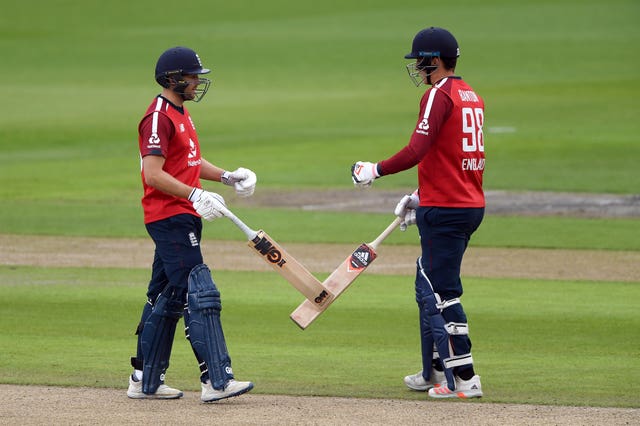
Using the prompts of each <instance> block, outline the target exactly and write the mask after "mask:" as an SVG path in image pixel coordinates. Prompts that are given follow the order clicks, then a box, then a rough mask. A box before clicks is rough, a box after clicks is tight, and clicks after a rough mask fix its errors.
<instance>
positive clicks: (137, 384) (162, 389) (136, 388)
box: [127, 375, 182, 399]
mask: <svg viewBox="0 0 640 426" xmlns="http://www.w3.org/2000/svg"><path fill="white" fill-rule="evenodd" d="M127 396H128V397H129V398H132V399H176V398H181V397H182V391H180V390H178V389H174V388H170V387H169V386H167V385H165V384H164V383H162V384H160V386H158V389H157V390H156V392H155V393H152V394H149V395H147V394H146V393H144V392H142V380H136V379H135V378H134V377H133V375H131V376H129V389H127Z"/></svg>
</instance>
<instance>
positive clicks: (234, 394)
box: [201, 384, 253, 403]
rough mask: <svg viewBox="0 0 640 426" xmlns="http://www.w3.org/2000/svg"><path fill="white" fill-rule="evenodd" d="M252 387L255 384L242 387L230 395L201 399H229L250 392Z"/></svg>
mask: <svg viewBox="0 0 640 426" xmlns="http://www.w3.org/2000/svg"><path fill="white" fill-rule="evenodd" d="M251 389H253V384H251V386H247V387H246V388H244V389H240V390H239V391H238V392H235V393H231V394H229V395H225V396H223V397H220V398H213V399H207V400H204V399H201V401H202V402H205V403H206V402H216V401H220V400H223V399H227V398H233V397H234V396H240V395H242V394H245V393H247V392H249V391H250V390H251Z"/></svg>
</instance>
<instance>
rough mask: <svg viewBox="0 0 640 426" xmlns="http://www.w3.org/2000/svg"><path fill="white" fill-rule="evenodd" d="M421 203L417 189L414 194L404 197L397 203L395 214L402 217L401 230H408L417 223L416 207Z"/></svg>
mask: <svg viewBox="0 0 640 426" xmlns="http://www.w3.org/2000/svg"><path fill="white" fill-rule="evenodd" d="M419 205H420V197H419V196H418V190H417V189H416V190H415V191H414V192H413V194H411V195H405V196H404V197H402V198H401V199H400V201H399V202H398V204H396V208H395V209H394V210H393V214H395V215H396V216H398V217H399V218H400V219H402V223H401V224H400V230H401V231H406V230H407V227H408V226H411V225H415V223H416V209H417V208H418V206H419Z"/></svg>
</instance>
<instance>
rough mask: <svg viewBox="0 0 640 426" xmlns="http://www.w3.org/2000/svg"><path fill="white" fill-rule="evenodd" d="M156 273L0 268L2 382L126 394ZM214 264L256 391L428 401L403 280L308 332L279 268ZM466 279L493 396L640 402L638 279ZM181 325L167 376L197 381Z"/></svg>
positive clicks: (233, 349)
mask: <svg viewBox="0 0 640 426" xmlns="http://www.w3.org/2000/svg"><path fill="white" fill-rule="evenodd" d="M147 275H148V272H147V271H143V270H125V269H88V270H87V269H67V268H60V269H53V270H51V269H49V270H47V269H40V268H26V267H17V268H9V267H4V266H3V267H0V344H1V345H2V347H3V356H2V358H0V373H1V376H0V378H1V379H2V382H3V383H15V384H46V385H64V386H95V387H114V388H122V389H123V392H124V386H125V383H126V378H127V374H129V373H130V368H129V366H128V365H127V364H128V362H127V361H128V358H129V356H131V355H134V353H133V352H132V351H134V349H135V336H134V335H133V332H134V331H135V330H134V329H135V325H136V324H137V321H138V319H139V310H140V309H141V306H142V304H143V303H144V295H143V294H142V289H143V285H142V284H141V283H142V282H143V281H144V280H145V279H146V277H147ZM214 275H215V277H216V281H217V282H218V285H219V288H220V290H221V292H222V295H223V300H224V308H223V317H222V318H223V323H224V327H225V334H226V335H227V343H228V346H229V350H230V353H231V356H232V360H233V366H234V371H235V373H236V375H237V377H238V378H239V379H241V380H246V379H251V380H253V381H255V383H256V392H257V393H265V394H279V393H282V394H293V395H334V396H358V397H374V398H402V399H424V398H425V396H424V393H418V392H411V391H409V390H408V389H406V388H405V387H404V385H403V383H402V377H403V376H404V375H406V374H409V373H413V372H415V371H416V370H417V369H419V368H420V367H419V353H418V347H419V341H418V334H417V326H416V316H417V310H416V307H415V304H414V302H413V284H412V282H411V280H408V279H407V278H406V277H398V276H380V275H375V276H373V275H372V276H368V277H366V278H363V277H361V278H360V280H359V282H358V283H357V285H354V286H352V287H351V288H350V289H349V291H348V293H346V294H345V295H344V296H343V297H342V298H340V299H339V300H338V301H336V303H335V304H334V305H332V306H331V308H330V309H329V311H327V312H326V313H325V314H324V315H323V316H322V317H320V318H319V319H318V320H317V321H316V322H314V324H312V325H311V326H310V327H309V328H308V329H307V330H305V331H301V330H300V329H299V328H298V327H297V326H296V325H295V324H294V323H293V322H292V321H290V320H289V319H288V315H289V313H290V312H291V311H292V310H293V309H294V308H295V307H296V306H297V305H298V304H299V303H300V299H301V297H300V295H299V294H296V293H295V292H294V291H292V290H291V288H290V287H289V286H288V285H286V283H283V282H282V279H281V278H280V277H279V276H278V275H275V274H268V275H265V274H259V273H247V272H226V271H218V272H216V273H215V274H214ZM25 280H26V281H27V282H28V284H25V283H24V282H22V281H25ZM465 285H466V291H465V309H466V311H467V314H468V316H469V318H470V321H471V330H472V332H473V337H474V360H475V363H476V367H477V369H478V371H479V373H480V374H481V375H482V383H483V386H484V387H485V388H486V395H485V397H484V398H483V401H487V402H508V403H536V404H566V405H585V406H615V407H637V406H638V400H637V395H636V393H635V392H631V391H630V390H632V389H634V388H635V387H637V383H638V381H639V380H640V375H639V374H638V372H639V371H640V358H639V357H638V355H639V349H640V347H639V346H638V340H637V330H638V329H639V327H640V317H638V314H637V300H638V299H639V298H640V286H638V285H637V284H630V283H615V282H598V283H595V282H574V281H540V280H537V281H534V280H499V279H492V280H489V279H473V278H469V279H467V280H466V283H465ZM611 295H615V297H611ZM605 301H606V302H605ZM176 336H177V337H176V342H175V345H174V351H173V354H172V361H171V368H170V369H169V373H168V380H169V382H170V383H171V384H172V385H175V386H177V387H180V388H182V389H185V390H197V389H199V385H198V375H199V371H198V368H197V364H196V362H195V358H194V357H193V353H192V351H191V348H190V347H189V344H188V343H187V342H186V341H185V339H184V335H183V334H182V333H180V332H177V333H176ZM612 364H613V365H615V367H609V366H611V365H612ZM581 383H582V384H584V383H588V384H589V385H588V386H586V385H580V386H579V385H578V384H581ZM625 390H626V391H625Z"/></svg>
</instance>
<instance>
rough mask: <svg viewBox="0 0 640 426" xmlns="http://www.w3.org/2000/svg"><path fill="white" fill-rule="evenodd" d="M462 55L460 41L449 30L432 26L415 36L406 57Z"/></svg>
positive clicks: (455, 56)
mask: <svg viewBox="0 0 640 426" xmlns="http://www.w3.org/2000/svg"><path fill="white" fill-rule="evenodd" d="M459 56H460V48H459V47H458V42H457V40H456V39H455V37H454V36H453V34H451V33H450V32H449V31H447V30H445V29H444V28H438V27H430V28H426V29H424V30H422V31H420V32H419V33H418V34H416V36H415V37H414V38H413V43H412V44H411V52H410V53H407V54H406V55H405V56H404V57H405V59H417V58H435V57H440V58H457V57H459Z"/></svg>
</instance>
